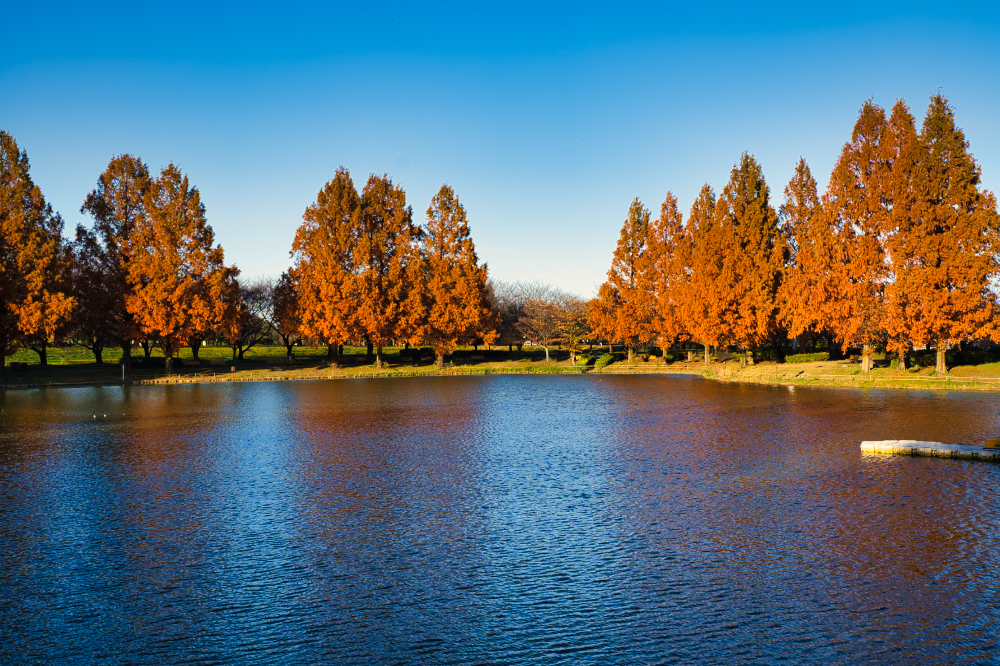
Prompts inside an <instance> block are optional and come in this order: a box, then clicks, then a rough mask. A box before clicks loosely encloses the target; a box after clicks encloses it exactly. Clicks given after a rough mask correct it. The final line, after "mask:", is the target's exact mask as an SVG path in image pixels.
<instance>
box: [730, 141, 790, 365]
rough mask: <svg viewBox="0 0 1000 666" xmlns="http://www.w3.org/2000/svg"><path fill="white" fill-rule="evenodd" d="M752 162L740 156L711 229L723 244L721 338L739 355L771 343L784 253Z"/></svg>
mask: <svg viewBox="0 0 1000 666" xmlns="http://www.w3.org/2000/svg"><path fill="white" fill-rule="evenodd" d="M770 193H771V191H770V188H769V187H768V186H767V183H766V182H765V181H764V174H763V172H762V170H761V168H760V165H759V164H758V163H757V161H756V160H755V159H754V158H753V157H752V156H750V155H748V154H746V153H744V154H743V156H742V157H741V158H740V162H739V164H738V165H736V166H735V167H734V168H733V171H732V175H731V176H730V180H729V183H728V184H727V185H726V188H725V190H723V193H722V196H721V197H720V198H719V201H718V204H717V209H716V224H717V225H718V226H719V227H720V230H721V231H722V232H723V234H724V237H725V238H726V239H727V242H726V244H725V251H724V254H723V262H722V263H723V274H724V275H725V276H726V277H728V279H729V283H730V286H729V289H728V290H725V291H721V290H720V292H721V294H722V298H723V308H722V312H723V317H722V324H723V334H724V336H725V337H726V338H727V339H728V340H729V341H730V342H731V343H732V344H736V345H738V346H740V347H741V348H742V349H744V350H751V349H754V348H756V347H760V346H761V345H762V344H763V343H764V342H766V341H768V340H772V339H774V338H775V337H776V334H777V332H778V329H777V316H778V288H779V287H780V285H781V280H782V277H783V272H784V265H785V257H786V256H787V254H786V253H787V248H786V245H785V242H784V239H783V238H782V236H781V234H780V233H779V231H778V217H777V214H776V213H775V211H774V208H772V207H771V204H770V201H769V199H770Z"/></svg>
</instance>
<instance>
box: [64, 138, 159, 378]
mask: <svg viewBox="0 0 1000 666" xmlns="http://www.w3.org/2000/svg"><path fill="white" fill-rule="evenodd" d="M151 183H152V180H151V179H150V177H149V169H148V168H147V167H146V165H145V164H144V163H143V162H142V160H140V159H139V158H137V157H134V156H132V155H118V156H117V157H115V158H113V159H112V160H111V162H110V163H109V164H108V168H107V169H105V171H104V173H102V174H101V175H100V177H99V178H98V179H97V187H96V188H95V189H94V190H93V191H92V192H91V193H90V194H88V195H87V198H86V200H85V201H84V202H83V206H82V207H81V208H80V212H82V213H89V214H90V215H91V217H93V218H94V226H93V228H92V229H87V228H85V227H83V226H82V225H77V228H76V252H77V276H76V279H75V283H76V290H77V298H78V300H79V302H80V307H79V308H78V310H77V315H76V317H75V319H76V325H77V327H78V337H81V338H83V344H84V346H87V347H89V348H90V349H91V350H92V351H93V352H94V356H95V358H96V359H97V362H98V363H100V362H101V361H102V358H101V351H102V350H103V348H104V345H105V343H106V342H108V341H111V342H114V343H116V344H118V345H119V346H120V347H121V350H122V362H123V363H125V366H126V368H128V367H130V365H131V350H132V344H133V341H134V340H136V339H137V338H138V337H139V336H140V330H139V326H138V324H137V323H136V321H135V317H134V316H133V315H132V313H130V312H129V311H128V307H127V306H126V302H127V300H128V295H129V293H130V291H131V286H130V283H129V281H128V267H127V265H126V261H125V254H124V250H123V248H124V247H125V246H127V245H128V243H129V239H130V238H131V236H132V232H133V231H134V230H135V226H136V220H138V219H139V218H140V217H142V215H143V214H144V211H145V201H146V196H147V194H148V192H149V188H150V185H151Z"/></svg>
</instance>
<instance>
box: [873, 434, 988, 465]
mask: <svg viewBox="0 0 1000 666" xmlns="http://www.w3.org/2000/svg"><path fill="white" fill-rule="evenodd" d="M861 451H862V452H863V453H884V454H889V455H903V456H932V457H936V458H963V459H965V460H994V461H997V462H1000V449H984V448H983V447H981V446H972V445H970V444H943V443H941V442H921V441H920V440H916V439H884V440H882V441H879V442H861Z"/></svg>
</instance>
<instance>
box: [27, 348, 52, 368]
mask: <svg viewBox="0 0 1000 666" xmlns="http://www.w3.org/2000/svg"><path fill="white" fill-rule="evenodd" d="M31 349H32V350H34V352H35V353H36V354H38V365H41V366H43V367H44V366H46V365H48V364H49V350H48V342H42V343H39V344H38V345H37V346H36V345H31Z"/></svg>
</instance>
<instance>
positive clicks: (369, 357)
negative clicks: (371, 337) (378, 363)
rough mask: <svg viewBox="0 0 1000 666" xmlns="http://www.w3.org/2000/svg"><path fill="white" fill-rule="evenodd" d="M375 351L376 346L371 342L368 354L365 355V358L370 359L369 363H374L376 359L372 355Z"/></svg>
mask: <svg viewBox="0 0 1000 666" xmlns="http://www.w3.org/2000/svg"><path fill="white" fill-rule="evenodd" d="M374 349H375V345H373V344H372V343H370V342H369V343H368V353H367V354H365V357H366V358H367V359H368V362H369V363H371V362H372V361H374V360H375V357H374V356H373V355H372V350H374Z"/></svg>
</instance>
